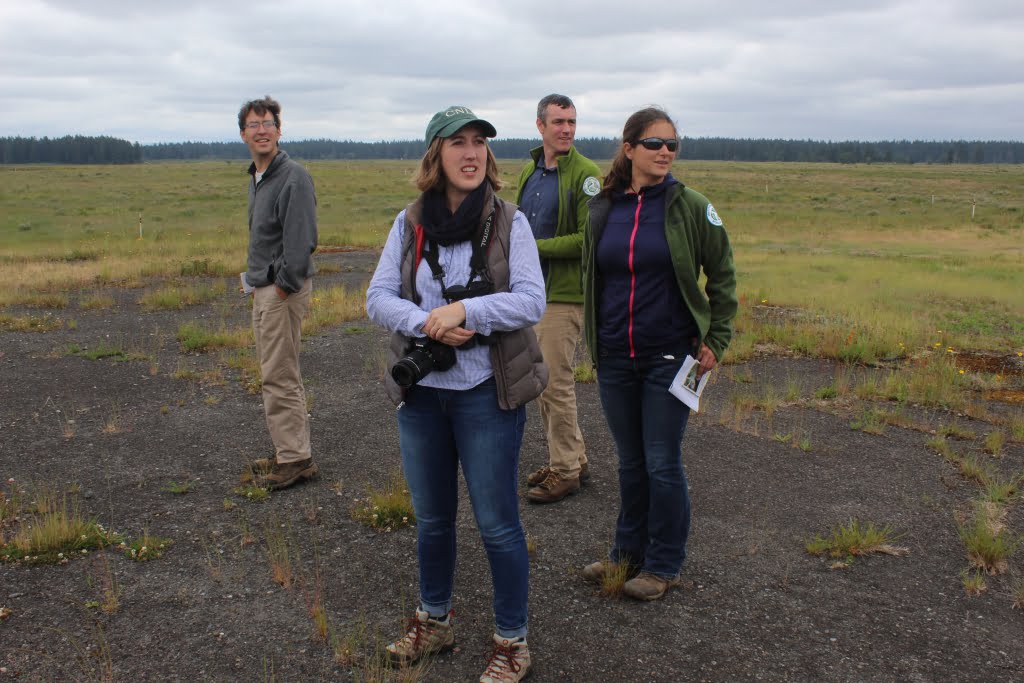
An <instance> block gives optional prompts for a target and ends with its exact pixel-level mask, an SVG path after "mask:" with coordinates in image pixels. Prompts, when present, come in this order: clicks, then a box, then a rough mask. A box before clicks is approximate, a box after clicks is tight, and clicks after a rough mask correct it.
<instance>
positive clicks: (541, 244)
mask: <svg viewBox="0 0 1024 683" xmlns="http://www.w3.org/2000/svg"><path fill="white" fill-rule="evenodd" d="M543 154H544V148H543V147H537V148H535V149H532V150H530V156H531V157H532V159H533V161H531V162H528V163H527V164H526V165H525V166H523V170H522V171H520V172H519V182H518V185H517V188H518V189H517V190H516V204H520V203H521V202H522V199H523V188H524V187H525V186H526V181H527V180H528V179H529V178H530V175H532V174H533V171H534V170H535V169H536V168H537V160H538V159H540V158H541V156H542V155H543ZM600 191H601V170H600V169H599V168H598V167H597V164H595V163H594V162H593V161H591V160H590V159H588V158H586V157H585V156H583V155H582V154H580V153H579V152H577V151H576V148H575V147H571V148H570V149H569V153H568V154H563V155H562V156H560V157H558V225H557V226H555V236H554V237H552V238H550V239H543V240H537V251H538V252H539V253H540V257H541V259H547V264H548V275H547V282H545V283H544V289H545V291H546V292H547V300H548V301H549V302H552V301H554V302H558V303H566V304H578V303H582V302H583V292H582V291H580V255H581V254H582V250H583V228H584V226H585V225H586V224H587V216H588V215H589V213H590V212H589V210H588V209H587V202H588V201H590V199H591V198H592V197H594V196H595V195H597V193H598V192H600Z"/></svg>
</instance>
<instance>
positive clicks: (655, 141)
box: [636, 138, 679, 152]
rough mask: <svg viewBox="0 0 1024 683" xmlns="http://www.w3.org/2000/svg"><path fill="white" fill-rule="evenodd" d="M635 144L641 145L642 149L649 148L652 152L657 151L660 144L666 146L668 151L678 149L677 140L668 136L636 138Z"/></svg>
mask: <svg viewBox="0 0 1024 683" xmlns="http://www.w3.org/2000/svg"><path fill="white" fill-rule="evenodd" d="M636 144H638V145H643V147H644V149H649V150H651V151H652V152H657V151H658V150H659V149H661V146H662V145H665V146H666V147H668V151H670V152H674V151H676V150H677V149H679V140H676V139H675V138H669V139H668V140H666V139H664V138H644V139H643V140H637V143H636Z"/></svg>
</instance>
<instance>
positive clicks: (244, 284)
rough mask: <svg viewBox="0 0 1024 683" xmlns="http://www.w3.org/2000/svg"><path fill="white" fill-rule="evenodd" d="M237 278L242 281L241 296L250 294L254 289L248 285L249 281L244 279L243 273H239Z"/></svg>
mask: <svg viewBox="0 0 1024 683" xmlns="http://www.w3.org/2000/svg"><path fill="white" fill-rule="evenodd" d="M238 278H239V279H240V280H241V281H242V295H243V296H245V295H246V294H252V293H253V290H254V289H255V287H253V286H252V285H250V284H249V281H248V280H246V279H245V273H239V274H238Z"/></svg>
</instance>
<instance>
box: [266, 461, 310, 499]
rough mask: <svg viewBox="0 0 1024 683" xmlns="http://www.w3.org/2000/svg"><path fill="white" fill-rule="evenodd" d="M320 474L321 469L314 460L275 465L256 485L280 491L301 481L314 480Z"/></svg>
mask: <svg viewBox="0 0 1024 683" xmlns="http://www.w3.org/2000/svg"><path fill="white" fill-rule="evenodd" d="M319 472H320V468H319V467H317V466H316V463H315V462H313V458H306V459H305V460H298V461H296V462H285V463H274V466H273V467H271V468H270V471H269V472H267V473H266V474H264V475H262V476H259V477H257V478H256V483H257V484H259V485H260V486H266V487H269V488H270V490H272V491H279V490H280V489H286V488H288V487H289V486H292V485H294V484H297V483H299V482H300V481H307V480H309V479H313V478H315V477H316V475H317V474H318V473H319Z"/></svg>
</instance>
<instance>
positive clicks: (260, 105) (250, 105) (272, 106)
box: [238, 95, 281, 130]
mask: <svg viewBox="0 0 1024 683" xmlns="http://www.w3.org/2000/svg"><path fill="white" fill-rule="evenodd" d="M249 112H256V114H257V115H258V116H263V115H265V114H266V113H267V112H270V113H271V114H273V116H274V123H276V124H277V129H278V130H281V103H280V102H278V101H277V100H275V99H274V98H273V97H271V96H270V95H267V96H266V97H264V98H262V99H259V100H249V101H248V102H246V103H245V104H243V105H242V108H241V109H239V110H238V130H245V119H246V117H247V116H249Z"/></svg>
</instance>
